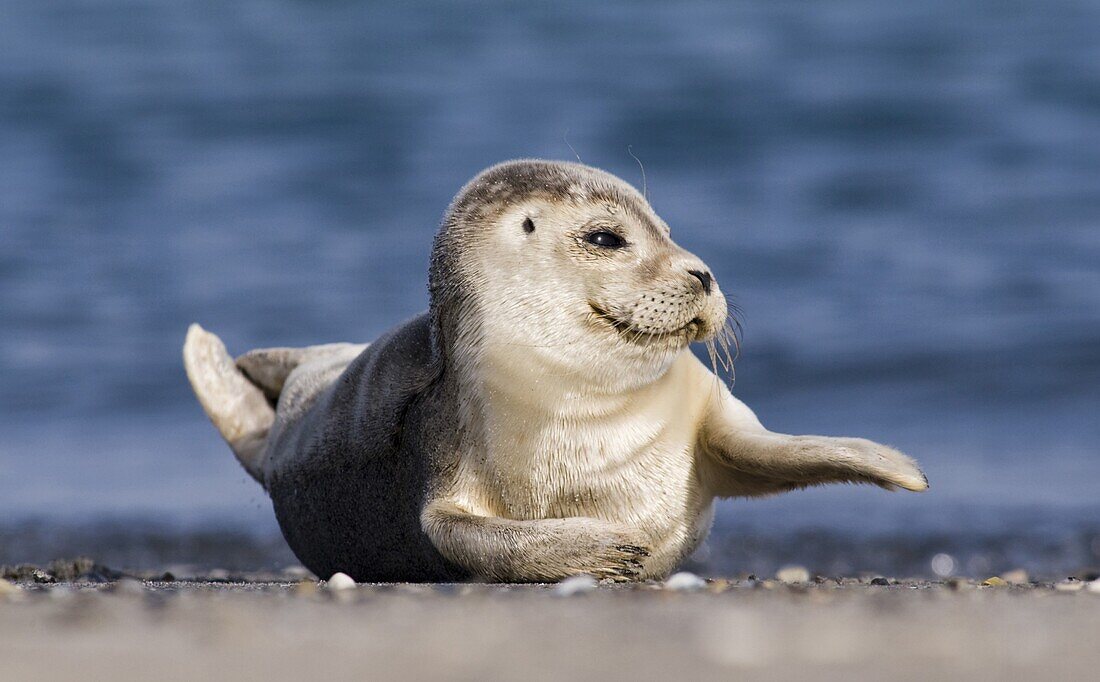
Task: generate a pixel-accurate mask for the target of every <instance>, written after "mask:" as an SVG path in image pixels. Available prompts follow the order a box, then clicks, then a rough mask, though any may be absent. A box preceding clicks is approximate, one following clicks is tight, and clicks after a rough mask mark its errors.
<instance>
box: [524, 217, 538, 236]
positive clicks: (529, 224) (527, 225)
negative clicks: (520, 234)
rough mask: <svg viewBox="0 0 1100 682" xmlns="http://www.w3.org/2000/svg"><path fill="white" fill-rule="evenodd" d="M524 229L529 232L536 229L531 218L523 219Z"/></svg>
mask: <svg viewBox="0 0 1100 682" xmlns="http://www.w3.org/2000/svg"><path fill="white" fill-rule="evenodd" d="M523 231H524V232H526V233H527V234H531V233H532V232H534V231H535V223H534V221H532V220H531V219H530V218H524V219H523Z"/></svg>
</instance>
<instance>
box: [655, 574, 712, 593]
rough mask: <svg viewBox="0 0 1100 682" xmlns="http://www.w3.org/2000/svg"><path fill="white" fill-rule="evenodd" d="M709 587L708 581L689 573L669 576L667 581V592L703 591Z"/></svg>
mask: <svg viewBox="0 0 1100 682" xmlns="http://www.w3.org/2000/svg"><path fill="white" fill-rule="evenodd" d="M706 586H707V581H706V580H703V579H702V578H700V577H699V576H697V575H695V574H694V573H691V572H689V571H680V572H679V573H674V574H672V575H671V576H669V578H668V580H666V581H665V589H666V590H674V591H677V592H692V591H694V590H701V589H703V588H704V587H706Z"/></svg>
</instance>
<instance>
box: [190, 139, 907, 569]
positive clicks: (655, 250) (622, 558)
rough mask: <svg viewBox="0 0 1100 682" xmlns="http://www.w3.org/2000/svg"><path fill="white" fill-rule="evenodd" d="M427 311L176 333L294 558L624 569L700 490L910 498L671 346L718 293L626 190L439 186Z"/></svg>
mask: <svg viewBox="0 0 1100 682" xmlns="http://www.w3.org/2000/svg"><path fill="white" fill-rule="evenodd" d="M428 281H429V292H430V305H429V310H428V311H427V312H426V313H424V314H421V315H420V316H418V317H415V318H413V319H411V320H409V321H407V322H405V323H404V324H402V325H400V326H398V327H396V328H394V329H393V330H391V331H389V332H388V333H386V334H385V335H383V336H382V337H381V338H379V339H378V340H376V341H375V342H374V343H372V344H370V345H369V346H363V345H352V344H333V345H325V346H314V347H310V348H300V349H291V348H274V349H262V350H254V351H251V352H249V353H246V354H245V355H243V356H241V357H239V358H237V359H236V361H234V360H233V359H231V358H230V357H229V355H228V354H227V353H226V350H225V347H224V345H222V343H221V341H219V340H218V338H217V337H216V336H214V335H213V334H210V333H208V332H206V331H204V330H202V329H201V328H200V327H199V326H198V325H192V327H191V329H190V330H189V332H188V334H187V340H186V342H185V345H184V351H183V355H184V362H185V365H186V369H187V374H188V377H189V378H190V381H191V384H192V386H193V388H194V390H195V393H196V394H197V396H198V398H199V402H200V403H201V404H202V406H203V408H204V409H205V411H206V413H207V414H208V415H209V417H210V418H211V420H212V421H213V422H214V424H215V426H217V428H218V430H219V431H220V432H221V434H222V435H223V436H224V437H225V439H226V441H228V443H229V445H230V447H231V448H232V449H233V451H234V452H235V453H236V455H237V458H238V459H239V460H240V462H241V464H242V465H243V466H244V468H245V469H246V470H247V471H248V472H249V473H250V474H251V475H252V476H253V477H254V478H255V479H256V480H257V481H259V482H260V484H261V485H262V486H263V487H264V488H265V490H266V491H267V492H268V494H269V495H270V497H271V500H272V503H273V506H274V509H275V514H276V516H277V518H278V521H279V525H280V527H281V528H282V531H283V534H284V535H285V537H286V540H287V542H288V543H289V545H290V547H291V549H293V551H294V553H295V554H296V555H297V556H298V558H299V559H300V560H301V561H302V563H303V564H304V565H305V566H306V567H307V568H309V569H310V570H311V571H313V572H314V573H315V574H317V575H320V576H327V575H331V574H333V573H336V572H338V571H339V572H344V573H347V574H348V575H350V576H351V577H353V578H354V579H355V580H356V581H360V582H364V581H454V580H462V579H471V578H473V579H481V580H490V581H516V582H527V581H556V580H561V579H563V578H566V577H568V576H571V575H576V574H582V573H584V574H590V575H593V576H595V577H597V578H601V579H611V580H640V579H650V578H661V577H663V576H665V575H667V574H668V573H670V572H671V571H672V570H673V569H674V568H676V566H677V565H678V564H679V563H680V562H681V561H682V560H683V559H684V558H685V557H686V556H688V555H689V554H690V553H691V552H692V551H693V550H694V549H695V548H696V547H697V546H698V545H699V543H700V542H701V541H702V540H703V538H704V537H705V536H706V534H707V532H708V531H709V528H710V525H711V521H712V518H713V507H714V501H715V499H716V498H723V497H738V496H756V495H769V494H773V493H778V492H782V491H786V490H793V489H796V488H803V487H806V486H812V485H818V484H823V483H830V482H853V483H871V484H876V485H879V486H882V487H884V488H888V489H894V488H906V489H908V490H924V489H925V488H926V487H927V485H928V484H927V480H926V479H925V477H924V474H922V473H921V471H920V469H919V468H918V467H917V466H916V464H915V463H914V462H913V461H912V460H911V459H909V458H908V457H906V456H905V455H903V454H901V453H900V452H898V451H897V450H893V449H891V448H889V447H886V446H884V445H879V444H877V443H873V442H871V441H868V440H862V439H857V438H831V437H823V436H792V435H785V434H780V433H773V432H771V431H768V430H767V429H765V428H764V426H762V425H761V423H760V421H759V420H758V419H757V418H756V416H755V415H754V414H753V412H752V410H750V409H749V408H748V407H747V406H746V405H745V404H744V403H742V402H741V401H739V400H737V399H736V398H735V397H733V395H732V394H731V393H730V391H729V390H728V389H727V387H726V386H725V385H724V384H723V383H722V382H721V381H719V380H718V378H717V377H716V376H715V374H714V373H713V372H712V371H711V369H710V368H708V367H707V366H705V365H704V364H703V363H702V362H700V361H699V360H698V359H697V358H696V357H695V356H694V355H693V354H692V353H691V352H689V351H688V346H689V344H690V343H692V342H693V341H702V340H708V339H712V338H714V336H715V335H716V334H718V333H719V331H720V330H721V329H722V328H723V325H724V323H725V321H726V315H727V306H726V302H725V299H724V297H723V295H722V291H721V289H720V287H719V286H718V282H717V281H715V279H714V276H713V275H712V274H711V271H710V269H709V268H708V267H707V266H706V264H704V263H703V261H701V260H700V259H699V258H697V257H696V256H694V255H692V254H691V253H688V252H687V251H685V250H684V249H682V248H680V247H679V246H677V245H676V243H675V242H673V241H672V238H671V237H670V234H669V227H668V225H666V224H665V222H664V221H663V220H661V218H660V217H658V216H657V214H656V213H655V212H654V211H653V209H652V208H651V207H650V206H649V203H648V202H647V201H646V199H645V198H644V197H643V196H642V195H641V194H640V193H639V192H638V191H637V190H636V189H634V188H633V187H631V186H630V185H629V184H627V183H625V182H623V181H622V180H620V179H619V178H617V177H615V176H613V175H610V174H608V173H606V172H603V171H601V170H597V169H595V168H591V167H588V166H584V165H581V164H578V163H560V162H550V161H538V160H520V161H511V162H507V163H503V164H500V165H497V166H494V167H492V168H489V169H488V170H485V171H483V172H482V173H481V174H479V175H478V176H477V177H475V178H474V179H473V180H472V181H470V182H469V184H467V185H466V186H465V187H464V188H463V189H462V190H461V191H460V192H459V193H458V195H457V196H456V197H455V199H454V200H453V202H452V203H451V205H450V207H449V209H448V210H447V212H446V214H445V216H444V218H443V221H442V225H441V227H440V229H439V232H438V234H437V236H436V239H435V243H434V246H433V249H432V256H431V267H430V272H429V276H428Z"/></svg>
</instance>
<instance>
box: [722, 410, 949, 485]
mask: <svg viewBox="0 0 1100 682" xmlns="http://www.w3.org/2000/svg"><path fill="white" fill-rule="evenodd" d="M701 440H702V445H703V449H704V451H705V452H706V454H707V455H708V460H709V462H710V463H711V464H712V465H713V466H711V467H710V470H711V476H710V478H711V485H712V487H713V488H714V489H715V491H716V493H717V494H718V495H721V496H723V497H735V496H753V495H770V494H773V493H778V492H783V491H785V490H794V489H797V488H805V487H807V486H813V485H822V484H825V483H871V484H873V485H877V486H880V487H883V488H886V489H887V490H895V489H897V488H904V489H906V490H912V491H916V492H919V491H922V490H927V489H928V479H927V478H926V477H925V475H924V472H922V471H921V470H920V467H918V466H917V463H916V462H914V461H913V460H912V459H911V458H909V457H907V456H906V455H904V454H902V453H901V452H898V451H897V450H895V449H893V448H890V447H887V446H885V445H881V444H879V443H875V442H873V441H869V440H866V439H863V438H831V437H828V436H788V435H786V434H782V433H772V432H771V431H768V430H766V429H765V428H764V427H763V426H761V425H760V422H759V421H757V419H756V415H754V414H752V411H751V410H749V408H748V407H746V406H745V405H744V403H742V402H741V401H739V400H737V399H736V398H734V397H733V396H732V395H729V394H728V392H727V393H724V394H723V395H721V396H720V399H718V400H716V401H714V404H712V406H711V408H710V409H709V410H708V413H707V417H706V422H705V424H704V427H703V433H702V439H701Z"/></svg>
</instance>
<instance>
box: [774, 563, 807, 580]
mask: <svg viewBox="0 0 1100 682" xmlns="http://www.w3.org/2000/svg"><path fill="white" fill-rule="evenodd" d="M775 579H776V580H778V581H779V582H783V583H808V582H810V572H809V571H807V570H806V568H805V567H803V566H784V567H783V568H781V569H779V571H778V572H777V573H776V574H775Z"/></svg>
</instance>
